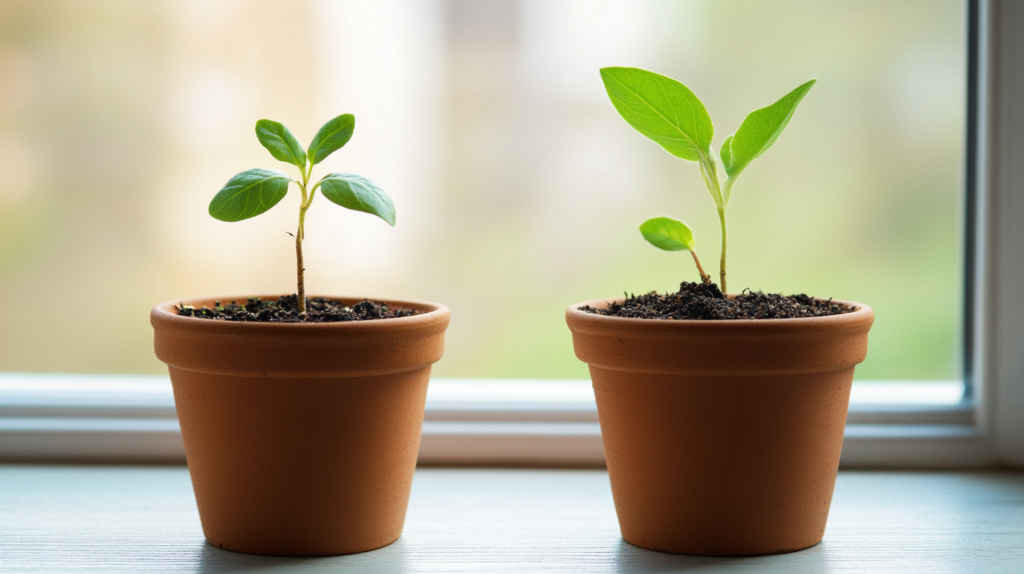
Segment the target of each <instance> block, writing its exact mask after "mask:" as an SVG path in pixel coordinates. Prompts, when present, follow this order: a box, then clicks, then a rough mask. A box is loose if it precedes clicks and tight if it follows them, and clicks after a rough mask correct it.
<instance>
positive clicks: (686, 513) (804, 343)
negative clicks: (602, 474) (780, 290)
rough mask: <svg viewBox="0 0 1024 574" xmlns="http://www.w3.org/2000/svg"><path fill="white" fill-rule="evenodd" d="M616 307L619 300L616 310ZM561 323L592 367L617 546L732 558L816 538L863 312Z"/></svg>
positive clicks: (573, 311) (575, 314) (861, 350)
mask: <svg viewBox="0 0 1024 574" xmlns="http://www.w3.org/2000/svg"><path fill="white" fill-rule="evenodd" d="M619 301H620V302H621V299H620V300H619ZM609 302H610V301H608V300H598V301H589V302H587V303H580V304H578V305H573V306H572V307H570V308H569V310H568V311H567V313H566V321H567V322H568V324H569V328H570V329H571V330H572V334H573V345H574V347H575V350H576V356H577V357H579V359H580V360H582V361H584V362H586V363H587V364H588V365H589V366H590V374H591V378H592V379H593V382H594V394H595V396H596V398H597V410H598V417H599V419H600V422H601V435H602V438H603V441H604V450H605V458H606V460H607V464H608V474H609V477H610V479H611V485H612V494H613V496H614V499H615V509H616V512H617V513H618V517H619V526H620V528H621V530H622V537H623V538H624V539H625V540H626V541H627V542H629V543H631V544H634V545H636V546H640V547H643V548H649V549H651V550H661V551H664V552H674V553H679V554H704V555H719V556H742V555H757V554H775V553H780V552H789V551H793V550H799V549H801V548H806V547H808V546H812V545H814V544H816V543H818V542H819V541H820V540H821V538H822V536H823V535H824V533H825V522H826V521H827V519H828V510H829V505H830V503H831V501H832V489H833V487H834V486H835V479H836V472H837V470H838V467H839V454H840V451H841V450H842V446H843V430H844V428H845V425H846V411H847V407H848V405H849V400H850V385H851V383H852V381H853V369H854V366H855V365H856V364H858V363H860V362H861V361H863V360H864V357H865V355H866V354H867V334H868V329H870V327H871V323H872V321H873V320H874V313H873V312H872V310H871V308H870V307H868V306H866V305H861V304H859V303H849V302H842V301H840V302H839V303H845V304H848V305H853V306H855V307H857V308H858V310H857V311H855V312H853V313H849V314H845V315H835V316H830V317H815V318H803V319H765V320H738V321H671V320H648V319H625V318H620V317H607V316H603V315H594V314H591V313H586V312H583V311H580V310H579V307H581V306H582V305H590V306H592V307H605V306H606V305H607V304H608V303H609Z"/></svg>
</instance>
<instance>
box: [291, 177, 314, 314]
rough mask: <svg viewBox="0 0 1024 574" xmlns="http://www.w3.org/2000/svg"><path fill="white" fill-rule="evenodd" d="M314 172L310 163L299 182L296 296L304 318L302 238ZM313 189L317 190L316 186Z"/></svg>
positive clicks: (304, 231)
mask: <svg viewBox="0 0 1024 574" xmlns="http://www.w3.org/2000/svg"><path fill="white" fill-rule="evenodd" d="M312 172H313V165H312V164H310V165H309V169H303V170H302V183H299V190H300V191H301V192H302V202H301V203H299V229H298V230H297V231H296V232H295V266H296V271H297V273H298V286H297V288H296V293H295V297H296V305H297V307H298V312H299V318H300V319H302V320H305V319H306V277H305V271H306V268H305V266H304V265H303V261H302V240H303V239H305V238H306V210H307V209H309V205H310V204H311V203H313V194H311V193H306V185H308V184H309V175H310V174H311V173H312ZM313 191H316V188H314V189H313Z"/></svg>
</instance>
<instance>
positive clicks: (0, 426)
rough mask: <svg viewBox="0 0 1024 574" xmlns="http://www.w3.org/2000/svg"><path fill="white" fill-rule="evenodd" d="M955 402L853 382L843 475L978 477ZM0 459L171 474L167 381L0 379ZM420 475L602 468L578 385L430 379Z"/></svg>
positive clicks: (172, 421) (932, 389)
mask: <svg viewBox="0 0 1024 574" xmlns="http://www.w3.org/2000/svg"><path fill="white" fill-rule="evenodd" d="M961 392H962V387H961V385H960V383H959V382H955V381H954V382H947V381H938V382H874V381H872V382H855V383H854V388H853V392H852V397H851V406H850V414H849V417H848V423H847V429H846V441H845V443H844V451H843V460H842V464H843V466H844V467H856V466H861V467H863V466H886V467H902V466H910V467H920V466H936V465H939V466H950V465H952V466H984V465H985V464H987V461H988V458H987V453H986V451H985V449H984V448H980V447H979V444H980V443H981V442H982V437H981V436H980V434H979V433H978V431H977V430H976V428H975V426H974V411H973V409H972V407H971V406H970V405H968V404H964V403H962V402H960V395H961ZM951 448H952V449H954V450H955V454H956V461H954V462H953V463H950V462H947V459H950V460H952V458H951V457H952V455H950V454H948V452H949V451H950V449H951ZM962 450H963V451H967V454H964V453H961V452H960V451H962ZM905 451H906V452H905ZM0 460H10V461H108V462H118V461H120V462H147V461H148V462H177V463H182V462H184V449H183V447H182V444H181V436H180V430H179V427H178V422H177V419H176V416H175V412H174V398H173V395H172V393H171V388H170V382H169V380H168V378H167V377H166V376H133V375H54V374H14V373H5V374H0ZM420 464H423V465H431V464H444V465H530V466H582V467H600V466H603V464H604V451H603V447H602V444H601V435H600V426H599V425H598V421H597V409H596V406H595V404H594V396H593V390H592V389H591V386H590V381H586V380H582V381H579V380H475V379H434V380H432V381H431V383H430V386H429V391H428V394H427V408H426V413H425V416H424V424H423V438H422V441H421V447H420Z"/></svg>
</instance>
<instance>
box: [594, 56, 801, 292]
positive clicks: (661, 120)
mask: <svg viewBox="0 0 1024 574" xmlns="http://www.w3.org/2000/svg"><path fill="white" fill-rule="evenodd" d="M601 79H603V80H604V87H605V89H606V90H607V91H608V97H609V98H611V100H612V105H614V106H615V109H616V110H618V112H619V114H620V115H622V117H623V119H625V120H626V122H627V123H628V124H629V125H631V126H633V127H634V128H636V130H637V131H638V132H640V133H642V134H644V135H645V136H647V137H648V138H650V139H652V140H654V141H655V142H656V143H658V145H660V146H661V147H663V148H664V149H665V151H667V152H668V153H670V154H672V155H674V156H676V157H678V158H682V159H685V160H689V161H695V162H697V164H698V165H699V166H700V173H701V176H702V177H703V178H704V185H706V186H707V188H708V191H709V192H710V193H711V198H712V199H714V201H715V205H716V206H717V207H718V220H719V222H721V226H722V257H721V260H720V262H719V278H720V281H721V285H720V287H721V288H722V293H728V291H727V290H726V284H725V259H726V254H727V251H728V250H727V247H728V244H729V240H728V231H727V226H726V220H725V212H726V209H728V207H729V200H730V199H732V188H733V185H735V183H736V178H737V177H739V175H740V174H741V173H743V170H745V169H746V168H747V166H748V165H750V162H752V161H754V160H755V159H757V158H758V157H759V156H760V155H761V154H763V153H764V152H765V151H767V150H768V148H770V147H771V146H772V144H773V143H775V140H776V139H778V137H779V134H781V133H782V130H783V129H785V128H786V125H787V124H788V123H789V119H790V118H791V117H793V112H794V111H795V110H796V106H797V104H799V103H800V100H802V99H803V98H804V96H805V95H807V92H808V91H810V89H811V86H813V85H814V82H816V81H817V80H816V79H814V80H809V81H807V82H804V83H803V84H801V85H800V86H799V87H797V88H796V89H795V90H793V91H792V92H790V93H788V94H786V95H785V96H783V97H782V99H780V100H779V101H777V102H775V103H774V104H772V105H770V106H768V107H766V108H761V109H759V110H756V111H753V112H751V113H750V114H749V115H748V116H747V117H746V119H744V120H743V123H742V124H740V128H739V129H738V130H736V133H735V134H734V135H731V136H729V137H728V138H726V139H725V141H724V142H722V147H721V149H720V151H719V157H721V159H722V167H724V168H725V175H726V179H725V182H724V183H722V182H721V180H720V179H719V176H718V164H717V163H716V161H715V156H714V154H713V153H712V152H711V140H712V138H713V137H714V135H715V128H714V125H713V124H712V123H711V116H710V115H708V111H707V109H706V108H705V107H704V104H703V103H702V102H701V101H700V98H698V97H697V95H696V94H694V93H693V92H692V91H691V90H690V89H689V88H687V87H686V86H684V85H683V84H682V83H680V82H678V81H676V80H673V79H672V78H669V77H667V76H662V75H661V74H655V73H654V72H649V71H647V70H641V69H639V68H603V69H601ZM640 233H641V234H643V236H644V239H646V240H647V241H648V242H650V243H651V244H652V245H654V246H655V247H657V248H659V249H664V250H666V251H682V250H683V249H686V250H688V251H689V252H690V253H691V254H692V255H693V260H694V261H695V262H696V263H697V270H698V272H699V273H700V276H701V280H702V281H704V282H705V283H709V282H710V278H709V277H708V276H707V274H706V273H704V269H703V268H701V265H700V260H699V259H697V254H696V253H695V252H694V250H693V244H694V242H693V232H692V231H691V230H690V228H689V226H687V225H686V224H685V223H683V222H682V221H679V220H676V219H672V218H671V217H655V218H654V219H649V220H647V221H645V222H644V223H643V224H642V225H641V226H640Z"/></svg>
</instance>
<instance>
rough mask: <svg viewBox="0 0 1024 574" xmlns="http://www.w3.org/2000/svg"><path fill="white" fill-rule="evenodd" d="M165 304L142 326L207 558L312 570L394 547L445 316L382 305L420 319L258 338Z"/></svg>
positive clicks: (254, 332)
mask: <svg viewBox="0 0 1024 574" xmlns="http://www.w3.org/2000/svg"><path fill="white" fill-rule="evenodd" d="M264 298H265V299H266V298H269V297H264ZM220 299H221V300H228V301H230V300H232V299H234V300H237V301H242V300H245V297H234V298H232V297H222V298H220ZM341 300H343V301H345V302H346V303H348V304H353V303H355V302H356V301H358V300H356V299H341ZM213 302H214V300H213V299H195V300H187V301H183V303H185V304H186V305H194V306H196V307H199V306H201V305H205V306H211V305H212V304H213ZM178 303H179V302H178V301H169V302H167V303H162V304H160V305H157V306H156V307H155V308H154V309H153V311H152V313H151V315H150V320H151V322H152V324H153V327H154V329H155V331H156V333H155V346H156V355H157V357H158V358H159V359H160V360H161V361H163V362H165V363H167V365H168V367H169V369H170V374H171V383H172V385H173V386H174V402H175V406H176V408H177V412H178V420H179V421H180V423H181V434H182V438H183V439H184V441H185V456H186V458H187V460H188V466H189V473H190V474H191V477H192V486H193V488H194V490H195V495H196V502H197V504H198V506H199V516H200V519H201V521H202V525H203V533H204V534H205V536H206V539H207V540H208V541H209V542H210V544H213V545H215V546H219V547H221V548H226V549H229V550H236V551H239V552H248V553H253V554H272V555H288V556H317V555H333V554H349V553H353V552H363V551H366V550H373V549H375V548H380V547H382V546H386V545H387V544H390V543H392V542H394V541H395V540H396V539H398V537H399V535H401V533H402V526H403V523H404V521H405V511H406V506H407V504H408V501H409V490H410V488H411V486H412V477H413V471H414V470H415V467H416V457H417V452H418V450H419V441H420V429H421V427H422V423H423V408H424V404H425V401H426V393H427V381H428V379H429V377H430V365H431V364H432V363H434V362H436V361H437V360H439V359H440V358H441V354H442V352H443V350H444V331H445V328H446V327H447V326H448V308H447V307H445V306H443V305H437V304H433V303H421V302H411V301H386V303H387V304H388V306H389V307H392V308H397V307H407V308H415V309H419V310H420V311H422V312H423V313H422V314H419V315H415V316H411V317H402V318H397V319H386V320H376V321H360V322H347V323H320V324H268V323H236V322H225V321H212V320H209V319H197V318H191V317H179V316H178V315H177V314H176V313H175V310H174V308H173V307H174V306H175V305H176V304H178Z"/></svg>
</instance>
